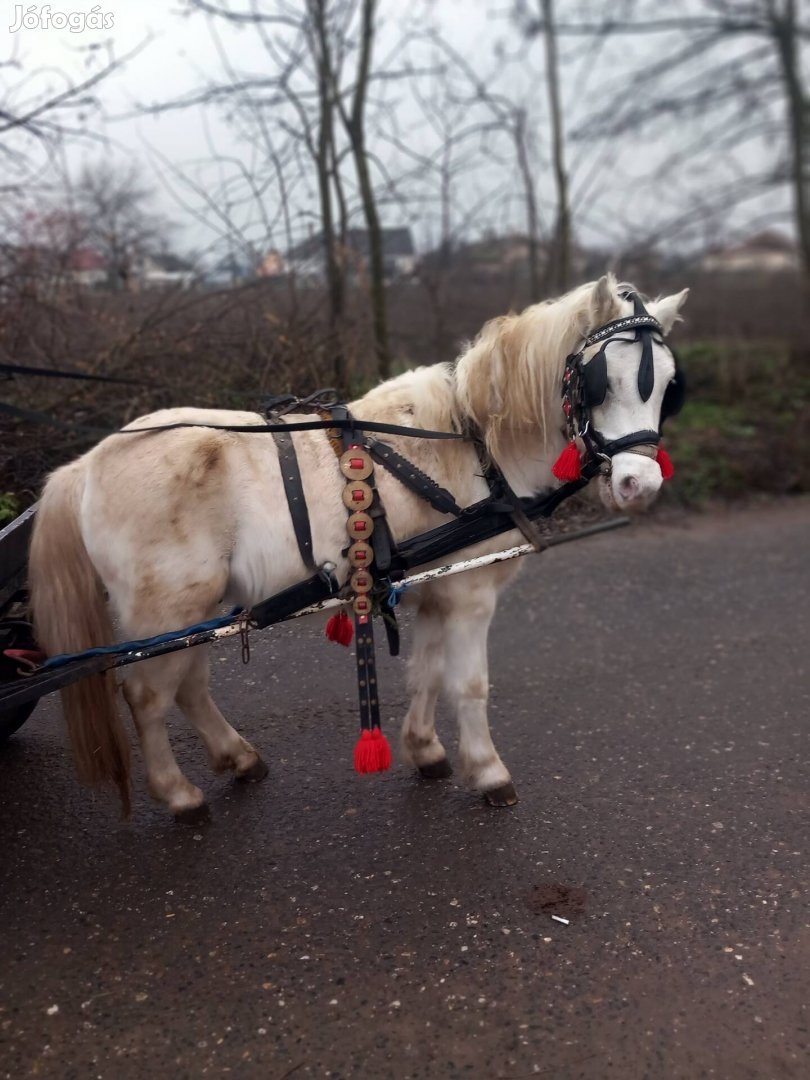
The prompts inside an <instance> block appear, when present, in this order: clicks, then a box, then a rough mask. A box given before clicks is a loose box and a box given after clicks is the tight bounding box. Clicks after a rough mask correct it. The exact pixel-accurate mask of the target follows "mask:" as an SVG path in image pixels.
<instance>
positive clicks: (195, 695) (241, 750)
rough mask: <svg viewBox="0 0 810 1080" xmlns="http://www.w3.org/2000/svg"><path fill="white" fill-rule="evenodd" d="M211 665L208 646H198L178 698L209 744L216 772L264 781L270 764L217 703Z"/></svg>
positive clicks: (212, 763)
mask: <svg viewBox="0 0 810 1080" xmlns="http://www.w3.org/2000/svg"><path fill="white" fill-rule="evenodd" d="M208 667H209V665H208V649H207V648H206V647H205V646H203V647H201V648H197V649H195V650H194V652H193V656H192V658H191V664H190V665H189V668H188V671H187V673H186V675H185V678H184V679H183V681H182V682H181V683H180V686H179V687H178V690H177V694H176V696H175V701H176V702H177V704H178V705H179V707H180V709H181V710H182V712H183V713H184V715H185V716H186V717H187V718H188V719H189V720H190V721H191V723H192V724H193V725H194V727H195V728H196V729H197V731H198V733H199V735H200V738H201V739H202V741H203V742H204V743H205V746H206V749H207V750H208V758H209V761H210V762H211V768H212V769H213V770H214V772H226V771H227V770H232V771H233V773H234V774H235V776H236V778H237V779H238V780H252V781H256V780H263V779H264V777H265V776H267V766H266V765H265V763H264V762H263V761H262V759H261V758H260V757H259V755H258V753H257V752H256V751H255V750H254V749H253V747H252V746H251V745H250V743H249V742H247V740H245V739H243V738H242V736H241V735H240V734H239V732H238V731H235V730H234V729H233V728H232V727H231V725H230V724H229V723H228V721H227V720H226V719H225V717H224V716H223V715H222V713H221V712H220V711H219V709H218V708H217V706H216V705H215V704H214V700H213V698H212V697H211V694H210V691H209V689H208Z"/></svg>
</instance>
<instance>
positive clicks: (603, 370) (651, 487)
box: [571, 276, 689, 511]
mask: <svg viewBox="0 0 810 1080" xmlns="http://www.w3.org/2000/svg"><path fill="white" fill-rule="evenodd" d="M688 291H689V290H688V289H684V290H683V291H682V292H680V293H675V294H673V295H671V296H666V297H661V298H659V299H658V300H655V301H652V302H649V303H647V304H646V305H645V304H644V302H643V301H642V300H641V298H640V297H639V296H638V294H637V293H636V291H635V289H634V288H633V287H632V286H631V285H617V284H616V282H615V281H614V280H613V279H612V277H610V276H608V277H606V278H601V279H600V280H599V281H598V282H597V283H596V285H595V287H594V300H595V306H596V308H597V311H598V313H599V314H598V319H597V325H596V326H595V327H594V328H593V329H591V330H589V333H588V335H586V338H585V343H584V348H583V349H582V354H581V359H580V361H579V363H580V371H581V373H582V379H583V384H584V387H583V397H584V399H585V412H586V415H585V417H584V423H583V425H582V427H584V426H585V425H587V426H588V430H587V431H586V432H584V433H583V435H582V442H583V443H584V445H585V448H586V450H587V451H588V453H589V454H590V455H592V457H593V458H600V457H601V458H602V460H603V465H604V467H603V468H602V470H601V471H600V473H599V479H598V485H599V494H600V497H601V499H602V502H603V503H604V504H605V505H606V506H607V507H609V508H610V509H619V510H625V511H639V510H644V509H646V508H647V507H648V506H649V505H650V503H651V502H652V501H653V499H654V498H655V496H656V495H657V494H658V491H659V490H660V488H661V483H662V481H663V479H664V478H665V471H664V470H665V469H666V468H667V467H668V466H669V465H670V463H669V459H668V458H667V457H664V456H663V455H662V454H661V452H660V447H659V440H660V429H661V423H662V420H663V419H664V418H665V417H666V416H667V415H669V414H671V413H673V412H676V411H677V409H678V408H679V407H680V401H681V399H682V392H683V385H682V381H679V382H678V383H676V382H675V381H674V380H675V379H676V374H677V376H678V379H679V380H682V375H681V374H680V373H679V372H677V369H676V364H675V359H674V356H673V354H672V352H671V351H670V350H669V348H668V347H667V346H666V344H665V340H664V339H665V338H666V335H667V334H668V333H669V332H670V330H671V329H672V327H673V325H674V324H675V322H676V320H677V319H678V318H679V312H680V309H681V307H682V306H683V303H684V301H685V300H686V297H687V294H688ZM634 324H635V325H634ZM600 330H601V335H602V336H600ZM594 337H596V338H597V339H598V340H596V341H594V340H593V338H594ZM581 429H582V428H581V427H580V428H579V429H577V427H575V426H574V428H573V431H572V432H571V433H572V434H575V435H579V431H580V430H581Z"/></svg>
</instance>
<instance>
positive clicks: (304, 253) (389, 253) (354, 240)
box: [288, 227, 414, 259]
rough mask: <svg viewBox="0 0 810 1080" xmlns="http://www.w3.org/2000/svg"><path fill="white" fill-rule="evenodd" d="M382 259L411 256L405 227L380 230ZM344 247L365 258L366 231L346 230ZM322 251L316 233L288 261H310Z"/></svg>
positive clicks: (407, 231)
mask: <svg viewBox="0 0 810 1080" xmlns="http://www.w3.org/2000/svg"><path fill="white" fill-rule="evenodd" d="M382 246H383V257H387V258H392V257H395V256H398V255H413V254H414V246H413V237H412V236H411V230H410V229H409V228H407V227H402V228H396V229H383V230H382ZM346 247H347V248H348V249H349V251H352V252H354V254H355V255H360V256H363V257H366V256H367V255H368V252H369V243H368V229H347V231H346ZM322 250H323V234H322V233H316V234H315V235H313V236H310V237H308V238H307V239H306V240H303V241H302V242H301V243H300V244H296V246H295V247H294V248H292V249H291V250H290V252H289V255H288V258H290V259H312V258H316V257H317V256H319V255H320V254H321V251H322Z"/></svg>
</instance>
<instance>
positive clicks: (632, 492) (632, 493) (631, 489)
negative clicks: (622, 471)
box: [619, 476, 641, 499]
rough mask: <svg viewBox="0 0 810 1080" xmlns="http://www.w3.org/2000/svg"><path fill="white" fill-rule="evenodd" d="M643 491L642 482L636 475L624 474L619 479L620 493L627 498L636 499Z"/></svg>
mask: <svg viewBox="0 0 810 1080" xmlns="http://www.w3.org/2000/svg"><path fill="white" fill-rule="evenodd" d="M640 492H641V484H639V482H638V479H637V478H636V477H635V476H623V477H622V479H621V480H620V481H619V493H620V494H621V495H622V496H623V497H624V498H625V499H635V498H636V497H637V496H638V495H639V493H640Z"/></svg>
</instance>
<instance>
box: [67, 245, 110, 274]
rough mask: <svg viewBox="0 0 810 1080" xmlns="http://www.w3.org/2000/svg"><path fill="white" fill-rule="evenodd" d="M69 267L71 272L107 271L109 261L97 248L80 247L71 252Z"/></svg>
mask: <svg viewBox="0 0 810 1080" xmlns="http://www.w3.org/2000/svg"><path fill="white" fill-rule="evenodd" d="M67 265H68V269H70V270H106V269H107V260H106V259H105V258H104V256H103V255H102V254H101V252H100V251H96V249H95V248H90V247H80V248H76V250H75V251H71V253H70V255H69V256H68V261H67Z"/></svg>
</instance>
